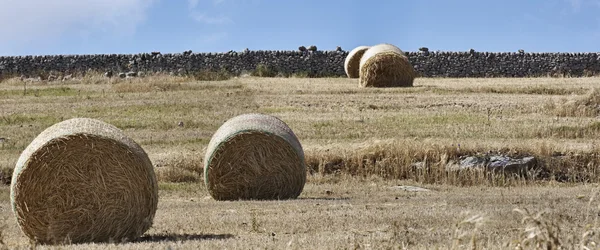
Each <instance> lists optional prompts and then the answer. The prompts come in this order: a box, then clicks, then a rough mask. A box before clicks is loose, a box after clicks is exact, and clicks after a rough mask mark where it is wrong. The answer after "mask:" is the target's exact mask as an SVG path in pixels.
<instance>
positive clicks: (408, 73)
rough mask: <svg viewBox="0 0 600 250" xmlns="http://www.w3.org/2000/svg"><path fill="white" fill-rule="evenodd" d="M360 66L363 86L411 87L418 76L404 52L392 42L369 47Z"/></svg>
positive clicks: (360, 79)
mask: <svg viewBox="0 0 600 250" xmlns="http://www.w3.org/2000/svg"><path fill="white" fill-rule="evenodd" d="M359 67H360V70H359V85H360V86H361V87H411V86H413V81H414V79H415V77H416V76H417V74H416V72H415V70H414V68H413V67H412V65H411V64H410V62H409V61H408V57H406V55H404V52H402V50H400V49H399V48H398V47H396V46H394V45H391V44H379V45H375V46H373V47H371V48H369V49H368V50H367V51H366V52H365V54H364V55H363V56H362V58H361V60H360V65H359Z"/></svg>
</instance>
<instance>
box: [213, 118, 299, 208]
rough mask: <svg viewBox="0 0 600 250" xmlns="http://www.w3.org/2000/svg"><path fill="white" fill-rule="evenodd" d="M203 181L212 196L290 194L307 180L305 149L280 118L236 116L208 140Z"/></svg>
mask: <svg viewBox="0 0 600 250" xmlns="http://www.w3.org/2000/svg"><path fill="white" fill-rule="evenodd" d="M204 181H205V184H206V186H207V189H208V191H209V193H210V195H211V196H212V197H213V198H214V199H215V200H269V199H293V198H296V197H298V196H299V195H300V193H302V189H303V188H304V184H305V182H306V166H305V161H304V151H303V149H302V146H301V145H300V142H299V141H298V138H297V137H296V135H295V134H294V132H292V130H291V129H290V128H289V127H288V126H287V125H286V124H285V123H284V122H283V121H281V120H280V119H278V118H276V117H274V116H270V115H263V114H244V115H240V116H236V117H234V118H232V119H230V120H228V121H227V122H225V123H224V124H223V125H222V126H221V127H220V128H219V129H218V130H217V132H216V133H215V134H214V135H213V137H212V138H211V140H210V142H209V144H208V148H207V150H206V156H205V157H204Z"/></svg>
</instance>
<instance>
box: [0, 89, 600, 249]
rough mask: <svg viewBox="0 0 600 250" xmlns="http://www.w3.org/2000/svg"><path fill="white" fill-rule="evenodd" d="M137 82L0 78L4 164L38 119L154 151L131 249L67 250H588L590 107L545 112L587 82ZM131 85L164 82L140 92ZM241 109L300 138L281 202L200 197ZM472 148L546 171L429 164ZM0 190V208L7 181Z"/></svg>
mask: <svg viewBox="0 0 600 250" xmlns="http://www.w3.org/2000/svg"><path fill="white" fill-rule="evenodd" d="M144 79H145V80H144ZM144 79H139V82H138V83H136V82H134V81H132V82H131V83H132V85H133V87H131V88H129V89H127V90H126V91H122V90H119V89H120V88H121V87H117V86H119V85H120V84H123V85H124V84H128V83H129V82H128V81H129V80H130V79H125V80H121V79H119V80H116V81H115V82H112V81H113V80H115V79H113V80H111V81H108V80H106V79H102V78H98V79H92V78H90V79H84V80H75V81H73V82H61V83H58V84H48V83H30V84H29V85H27V90H28V93H35V92H34V91H38V93H40V94H39V95H37V96H36V95H34V94H26V95H23V83H20V82H18V81H16V80H15V81H12V80H11V81H4V82H2V83H0V93H2V94H0V137H2V138H7V139H6V140H4V141H3V142H2V143H0V166H4V167H12V166H14V165H15V162H16V159H17V158H18V156H19V154H20V153H21V151H22V150H23V149H24V148H25V147H26V146H27V144H28V143H29V142H30V141H31V140H32V139H33V138H34V137H35V136H36V135H37V134H38V133H39V132H40V131H42V130H43V129H44V128H46V127H47V126H49V125H51V124H53V123H55V122H57V121H62V120H64V119H68V118H71V117H78V116H86V117H91V118H98V119H102V120H105V121H107V122H109V123H112V124H115V125H117V126H118V127H119V128H122V129H124V132H125V134H127V136H129V137H131V138H133V139H135V140H136V141H137V142H138V143H140V144H141V145H142V146H143V147H144V149H145V150H146V152H148V154H149V156H150V158H151V159H152V161H153V162H154V164H155V165H157V163H159V162H160V159H163V162H164V164H163V165H164V167H157V168H156V169H157V174H158V176H159V180H160V181H161V182H160V192H161V195H160V197H161V198H160V202H159V210H158V211H157V216H156V218H155V224H154V227H153V228H152V229H151V230H150V231H148V233H147V235H146V236H145V237H144V238H142V239H141V242H137V243H131V244H126V245H112V244H108V245H85V246H75V247H72V248H81V247H86V248H92V249H93V248H102V249H105V248H109V249H111V248H112V249H116V248H128V249H147V248H166V247H168V246H172V247H175V248H179V249H197V248H269V249H271V248H278V249H280V248H288V249H303V248H307V247H311V248H321V249H339V248H357V249H363V248H388V247H389V248H403V247H405V248H408V249H435V248H439V249H450V248H451V247H452V246H453V245H455V246H457V247H456V248H459V249H463V248H472V246H476V247H477V248H478V249H507V248H513V249H514V248H516V247H518V245H520V247H523V248H524V249H531V246H535V245H540V247H541V246H543V245H544V244H560V245H562V246H563V247H565V248H569V247H571V248H579V247H580V246H581V244H587V246H588V247H589V248H590V249H593V248H594V246H593V244H598V242H599V241H598V234H597V233H596V232H597V229H598V227H597V226H596V225H597V224H596V217H597V216H596V215H597V213H598V202H597V201H596V198H595V197H596V196H595V193H597V188H598V187H597V186H596V185H595V184H589V183H594V182H597V181H598V180H599V176H600V175H599V174H598V172H597V166H598V163H599V162H600V159H599V155H600V154H599V147H598V143H597V141H598V139H600V129H599V127H600V126H598V125H597V121H596V118H595V114H594V113H593V112H592V113H587V114H585V115H583V114H582V115H579V114H577V113H574V112H567V115H559V114H558V113H557V112H558V111H559V109H560V105H558V104H561V103H563V101H564V103H567V102H578V101H579V100H585V99H591V98H589V97H590V96H592V95H593V94H590V93H594V92H593V91H594V88H595V87H597V86H596V85H597V84H596V83H597V78H527V79H427V78H417V79H416V80H415V82H414V87H413V88H377V89H373V88H367V89H365V88H360V87H359V86H357V84H356V80H355V79H344V78H336V79H312V78H311V79H304V78H254V77H248V78H237V79H231V80H227V81H220V82H204V81H195V80H193V79H185V78H176V77H173V78H169V77H165V78H163V79H161V80H153V79H154V78H144ZM144 81H148V84H152V81H156V84H157V85H158V84H166V85H168V86H169V87H166V88H165V90H164V91H158V90H157V91H154V90H149V89H148V88H147V87H146V86H145V85H144ZM128 87H129V86H128ZM59 88H62V89H59ZM123 88H125V87H123ZM30 91H31V92H30ZM62 93H67V94H62ZM579 102H580V104H584V102H581V101H579ZM550 103H553V104H555V105H554V106H552V105H549V104H550ZM580 104H578V105H580ZM557 107H558V108H557ZM574 110H577V109H574ZM255 112H259V113H267V114H272V115H276V116H277V117H280V118H281V119H282V120H283V121H285V122H286V123H287V124H288V125H289V126H290V128H291V129H292V130H293V131H294V133H295V134H296V135H297V136H298V138H299V140H300V141H301V142H302V146H303V147H304V149H305V153H306V161H307V164H308V167H309V171H310V172H309V173H310V174H309V177H308V181H307V184H306V186H305V188H304V191H303V193H302V194H301V195H300V197H299V199H298V200H291V201H262V202H260V201H243V202H217V201H214V200H213V199H211V198H210V196H209V194H208V192H207V190H206V189H205V187H204V185H203V183H201V182H200V181H199V180H200V179H201V178H202V175H201V174H200V173H202V168H201V165H199V164H198V163H201V162H202V156H203V154H204V150H205V147H206V145H207V144H208V142H209V139H210V138H211V136H212V135H213V133H214V132H215V131H216V130H217V129H218V128H219V126H221V125H222V124H223V122H225V121H226V120H227V119H229V118H231V117H234V116H237V115H239V114H244V113H255ZM180 121H182V122H183V124H184V125H183V126H178V123H179V122H180ZM488 151H493V152H501V153H504V154H508V155H515V156H524V155H534V156H537V157H538V158H539V159H540V161H539V163H538V164H540V165H542V166H544V167H545V168H546V172H540V173H531V175H526V176H504V175H491V174H489V173H485V172H477V171H473V172H461V173H457V174H446V173H445V172H444V171H442V168H441V166H442V164H443V163H444V162H447V161H451V160H455V159H456V158H458V157H460V156H461V155H468V154H475V153H485V152H488ZM415 162H423V164H424V166H425V168H414V167H411V164H413V163H415ZM161 168H163V169H174V171H173V172H172V173H169V174H164V175H163V174H161V171H162V169H161ZM177 181H180V182H181V181H185V182H188V183H176V182H177ZM586 183H587V184H586ZM395 185H420V186H423V187H426V188H430V189H431V190H433V191H432V192H422V193H412V192H406V191H399V190H397V189H393V188H390V187H392V186H395ZM0 191H1V192H0V198H2V197H4V198H2V199H0V200H1V201H2V203H1V204H2V207H4V208H6V207H8V194H7V188H6V187H4V188H3V189H2V188H0ZM2 192H4V193H2ZM592 197H594V198H593V199H592ZM396 198H397V199H396ZM515 208H519V209H521V210H520V211H522V212H523V213H522V214H521V213H519V212H517V211H513V209H515ZM525 209H527V210H525ZM1 212H2V213H3V214H4V215H6V216H10V213H11V212H10V210H7V209H3V210H1ZM539 212H545V213H544V214H541V215H540V216H537V214H538V213H539ZM524 218H525V220H524V221H523V220H522V219H524ZM557 228H558V229H560V230H557ZM2 236H3V242H5V243H6V244H8V245H9V246H11V247H12V248H15V247H19V246H20V247H26V246H27V245H28V242H27V240H26V238H25V237H24V236H22V234H21V233H20V232H19V230H18V227H17V226H16V222H15V221H13V220H8V221H7V222H6V227H5V229H4V231H3V233H2ZM555 239H559V240H558V241H556V240H555ZM557 242H558V243H557ZM67 248H69V247H67Z"/></svg>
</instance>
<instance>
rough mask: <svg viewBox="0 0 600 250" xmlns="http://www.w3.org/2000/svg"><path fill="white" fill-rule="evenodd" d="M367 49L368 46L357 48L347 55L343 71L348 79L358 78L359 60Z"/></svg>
mask: <svg viewBox="0 0 600 250" xmlns="http://www.w3.org/2000/svg"><path fill="white" fill-rule="evenodd" d="M369 48H370V46H358V47H356V48H354V49H353V50H351V51H350V52H349V53H348V56H346V60H345V61H344V70H345V71H346V75H347V76H348V78H358V70H359V66H360V59H361V58H362V57H363V55H364V54H365V51H367V49H369Z"/></svg>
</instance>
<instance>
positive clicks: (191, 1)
mask: <svg viewBox="0 0 600 250" xmlns="http://www.w3.org/2000/svg"><path fill="white" fill-rule="evenodd" d="M199 3H200V0H188V7H189V8H190V9H193V8H196V6H198V4H199Z"/></svg>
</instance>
